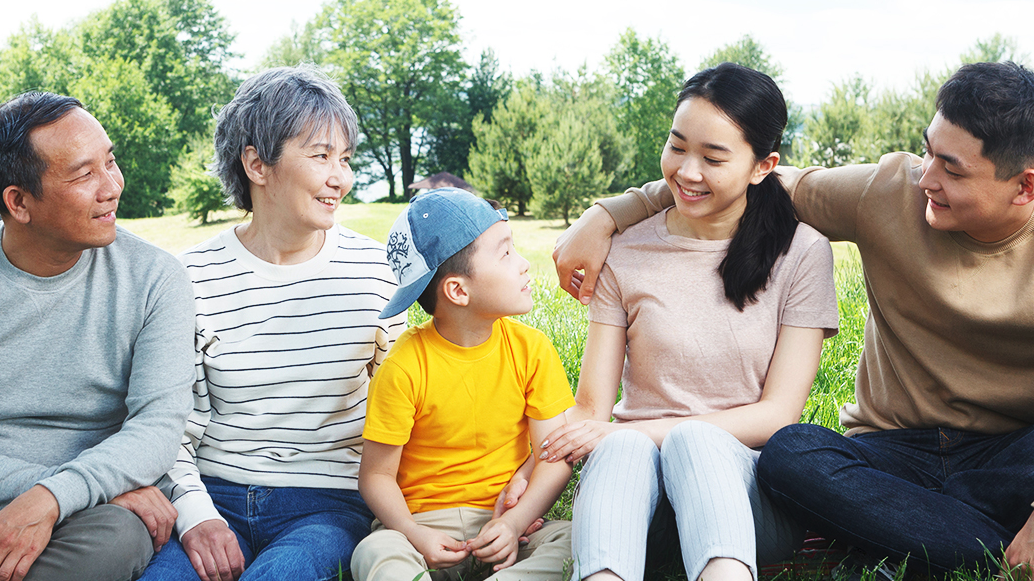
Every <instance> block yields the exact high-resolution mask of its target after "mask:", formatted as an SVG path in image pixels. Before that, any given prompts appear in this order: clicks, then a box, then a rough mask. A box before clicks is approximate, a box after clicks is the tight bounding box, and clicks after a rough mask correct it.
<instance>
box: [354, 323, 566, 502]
mask: <svg viewBox="0 0 1034 581" xmlns="http://www.w3.org/2000/svg"><path fill="white" fill-rule="evenodd" d="M573 405H574V397H573V396H572V395H571V387H570V385H569V384H568V382H567V375H566V374H565V373H564V367H563V365H562V364H561V363H560V357H559V356H558V355H557V353H556V349H554V348H553V345H552V344H551V343H550V342H549V339H548V338H546V336H545V335H544V334H543V333H542V332H540V331H538V330H536V329H533V328H531V327H529V326H527V325H524V324H522V323H519V322H517V321H513V320H510V319H507V318H503V319H500V320H498V321H496V322H495V324H494V325H493V327H492V337H491V338H490V339H489V340H488V341H486V342H485V343H483V344H481V345H478V346H477V347H469V348H467V347H459V346H457V345H454V344H452V343H450V342H449V341H447V340H446V339H444V338H443V337H442V336H441V335H439V334H438V331H437V330H435V328H434V324H433V321H427V322H426V323H424V324H422V325H419V326H417V327H413V328H411V329H409V330H407V331H406V332H405V333H403V334H402V336H401V337H399V338H398V340H397V341H396V342H395V346H394V347H393V348H392V350H391V352H390V353H389V354H388V358H387V359H386V360H385V361H384V363H383V364H382V365H381V367H380V369H378V370H377V374H376V375H375V376H374V378H373V381H372V382H370V392H369V397H368V400H367V407H366V427H365V429H364V430H363V437H364V438H366V439H367V440H372V441H374V442H380V443H382V444H387V445H389V446H403V448H402V458H401V460H400V462H399V470H398V483H399V487H400V488H401V489H402V494H403V496H405V498H406V504H407V505H408V506H409V511H410V512H411V513H413V514H416V513H420V512H427V511H430V510H439V509H443V508H454V507H460V506H467V507H475V508H487V509H491V508H492V507H493V506H494V504H495V500H496V497H497V496H498V495H499V492H500V491H501V490H502V489H503V487H504V486H506V484H507V482H509V481H510V478H511V477H512V476H513V473H514V471H515V470H517V468H519V467H520V465H521V464H522V463H524V461H525V460H527V459H528V456H529V455H530V453H531V448H530V445H531V441H530V439H529V434H528V418H532V419H536V420H545V419H549V418H552V417H555V416H557V415H559V414H561V413H563V412H564V410H566V409H567V408H569V407H571V406H573Z"/></svg>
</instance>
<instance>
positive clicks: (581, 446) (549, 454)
mask: <svg viewBox="0 0 1034 581" xmlns="http://www.w3.org/2000/svg"><path fill="white" fill-rule="evenodd" d="M554 435H555V438H547V439H546V441H545V442H543V443H542V444H543V446H542V448H543V450H542V453H541V454H540V455H539V459H540V460H545V461H546V462H559V461H560V460H564V461H566V462H577V461H578V460H580V459H582V458H583V457H584V456H586V455H587V454H589V452H592V451H593V449H595V447H596V444H597V443H598V442H599V440H601V439H602V438H603V433H602V432H601V431H600V430H598V429H597V426H596V425H595V424H594V423H593V422H590V421H581V422H574V423H572V424H567V425H565V426H563V427H561V428H559V429H557V430H555V431H554V432H553V434H551V436H554Z"/></svg>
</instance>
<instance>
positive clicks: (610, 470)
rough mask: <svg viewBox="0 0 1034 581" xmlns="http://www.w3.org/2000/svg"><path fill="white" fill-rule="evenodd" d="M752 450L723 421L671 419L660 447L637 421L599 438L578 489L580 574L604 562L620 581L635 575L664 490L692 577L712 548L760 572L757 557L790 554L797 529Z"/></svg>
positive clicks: (634, 580)
mask: <svg viewBox="0 0 1034 581" xmlns="http://www.w3.org/2000/svg"><path fill="white" fill-rule="evenodd" d="M759 455H760V453H759V452H757V451H754V450H751V449H750V448H747V447H746V446H744V445H743V444H741V443H740V442H739V440H737V439H736V438H734V437H733V436H732V435H731V434H729V433H728V432H726V431H724V430H722V429H721V428H718V427H715V426H713V425H711V424H708V423H705V422H696V421H687V422H683V423H681V424H679V425H678V426H677V427H675V428H674V429H673V430H672V431H671V432H670V433H669V434H668V436H667V437H666V438H665V439H664V442H663V444H662V445H661V449H660V450H658V449H657V446H656V444H654V443H653V441H652V440H650V439H649V438H648V437H646V436H645V435H643V434H641V433H639V432H636V431H635V430H620V431H618V432H615V433H613V434H610V435H609V436H607V437H606V438H604V439H603V441H602V442H600V444H599V445H598V446H596V449H595V450H593V452H592V454H590V455H589V459H588V461H587V463H586V464H585V467H584V468H583V469H582V473H581V480H579V483H578V490H577V493H576V495H575V502H574V523H573V547H572V549H573V556H574V569H575V572H576V574H577V578H585V577H587V576H589V575H592V574H593V573H597V572H599V571H602V570H604V569H610V570H611V571H612V572H613V573H614V574H616V575H618V576H619V577H621V578H622V579H624V580H625V581H640V580H641V579H642V578H643V573H644V564H645V561H646V541H647V532H648V530H649V528H650V523H651V521H652V520H653V517H654V513H655V511H656V510H657V506H658V504H659V503H660V500H661V498H662V496H663V495H666V496H667V498H668V500H669V501H670V502H671V507H672V509H674V512H675V522H676V523H677V525H678V537H679V545H680V547H681V549H682V560H683V563H684V564H685V566H686V574H687V576H688V578H689V579H690V580H691V581H693V580H696V579H697V578H699V576H700V573H701V571H703V569H704V567H705V566H706V565H707V563H708V561H710V560H711V559H714V558H719V557H722V558H730V559H737V560H739V561H741V562H742V563H744V564H745V565H747V566H748V567H749V568H750V571H751V573H752V574H753V576H754V579H757V575H758V573H757V563H758V562H761V563H769V562H774V561H777V560H779V559H781V558H784V557H787V556H789V555H790V554H791V553H792V552H793V550H794V549H796V548H797V547H799V546H800V543H801V542H802V541H803V538H804V531H803V529H802V528H801V527H800V526H799V525H797V524H796V523H794V522H793V521H792V520H790V518H789V517H787V516H785V515H784V514H783V513H782V512H780V511H779V510H777V509H776V508H775V507H774V506H773V505H772V503H771V502H770V501H769V499H768V497H766V496H765V495H763V494H762V493H761V492H760V491H759V490H758V486H757V469H756V466H757V458H758V456H759Z"/></svg>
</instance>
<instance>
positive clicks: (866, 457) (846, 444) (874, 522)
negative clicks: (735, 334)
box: [758, 424, 1034, 574]
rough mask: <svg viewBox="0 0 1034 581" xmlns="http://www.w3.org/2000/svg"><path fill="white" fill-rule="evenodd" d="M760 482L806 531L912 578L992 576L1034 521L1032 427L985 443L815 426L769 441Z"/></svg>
mask: <svg viewBox="0 0 1034 581" xmlns="http://www.w3.org/2000/svg"><path fill="white" fill-rule="evenodd" d="M758 480H759V482H760V484H761V487H762V489H763V490H765V491H766V492H767V493H768V495H769V497H770V498H771V499H772V501H773V502H774V503H776V504H777V505H779V506H781V507H783V509H784V510H785V511H786V512H787V514H789V515H791V516H792V517H794V518H796V519H798V520H799V521H800V522H801V524H803V525H804V526H806V527H807V528H809V529H811V530H814V531H816V532H818V533H821V534H823V535H826V536H829V537H832V538H835V539H839V540H841V541H842V542H845V543H847V544H850V545H854V546H857V547H859V548H861V549H863V550H865V551H866V552H868V553H869V554H870V555H872V556H874V557H877V558H882V557H889V558H890V559H893V560H904V559H906V558H907V557H909V556H911V557H912V558H913V559H918V561H916V562H913V563H912V565H911V569H912V570H915V571H920V572H926V571H927V570H928V569H929V572H931V573H934V574H943V573H946V572H947V571H950V570H953V569H957V568H959V567H967V568H974V569H977V568H978V569H981V570H984V571H988V570H991V571H995V570H997V568H998V562H1000V560H1001V557H1002V551H1003V549H1004V547H1007V546H1008V545H1009V543H1010V542H1011V541H1012V539H1013V537H1014V536H1015V535H1016V533H1017V532H1018V531H1019V530H1020V528H1022V527H1023V525H1024V523H1025V522H1026V521H1027V518H1028V517H1029V516H1030V514H1031V505H1030V503H1031V500H1034V426H1032V427H1027V428H1024V429H1022V430H1017V431H1015V432H1012V433H1009V434H1000V435H987V434H978V433H975V432H964V431H960V430H952V429H946V428H929V429H913V430H885V431H880V432H871V433H867V434H859V435H857V436H854V437H852V438H847V437H844V436H842V435H840V434H838V433H836V432H834V431H832V430H829V429H826V428H823V427H821V426H815V425H810V424H797V425H792V426H787V427H786V428H783V429H782V430H780V431H778V432H776V434H775V435H774V436H772V438H771V439H770V440H769V441H768V444H767V445H766V446H765V448H764V450H763V451H762V453H761V458H760V459H759V461H758Z"/></svg>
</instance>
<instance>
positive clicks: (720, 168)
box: [661, 97, 779, 239]
mask: <svg viewBox="0 0 1034 581" xmlns="http://www.w3.org/2000/svg"><path fill="white" fill-rule="evenodd" d="M772 156H774V160H772ZM778 159H779V156H778V154H775V153H773V154H770V156H769V157H768V158H765V159H764V160H762V161H761V162H758V161H757V160H756V159H755V157H754V151H753V150H752V149H751V146H750V144H749V143H747V141H746V140H745V139H744V137H743V132H742V131H741V130H740V128H739V127H738V126H736V124H734V123H733V122H732V121H731V120H730V119H729V118H728V117H727V116H726V115H725V114H724V113H722V111H721V110H719V109H718V108H717V107H715V106H714V105H712V104H711V103H710V102H709V101H707V100H706V99H702V98H700V97H691V98H689V99H686V100H685V101H683V102H682V103H681V104H680V105H679V107H678V109H677V110H676V111H675V118H674V119H673V120H672V123H671V132H670V133H669V135H668V142H667V143H666V144H665V146H664V152H663V153H662V154H661V171H662V172H663V173H664V179H665V181H667V182H668V187H669V188H671V192H672V194H674V196H675V208H676V209H677V210H678V213H679V215H680V216H681V217H682V220H681V222H683V223H684V225H685V226H687V227H688V231H689V232H691V233H694V234H695V236H694V237H699V238H711V239H725V238H731V237H732V235H733V234H734V233H735V231H736V227H737V225H738V224H739V220H740V217H741V216H743V212H744V210H745V209H746V207H747V186H748V185H750V184H759V183H761V181H762V180H763V179H764V178H765V176H766V175H768V173H769V172H770V171H771V170H772V168H774V167H775V164H776V163H777V162H778ZM770 160H772V161H770Z"/></svg>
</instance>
